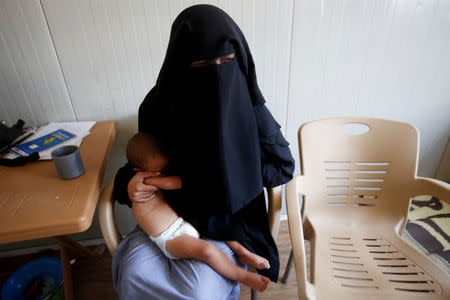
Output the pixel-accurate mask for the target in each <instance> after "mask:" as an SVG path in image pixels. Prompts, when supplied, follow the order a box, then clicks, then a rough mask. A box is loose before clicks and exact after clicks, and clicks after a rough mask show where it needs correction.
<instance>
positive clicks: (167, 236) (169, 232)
mask: <svg viewBox="0 0 450 300" xmlns="http://www.w3.org/2000/svg"><path fill="white" fill-rule="evenodd" d="M180 235H187V236H192V237H195V238H199V237H200V234H199V233H198V231H197V230H196V229H195V228H194V226H192V225H191V224H189V223H188V222H186V221H184V220H183V218H181V217H180V218H178V219H177V220H176V221H175V222H173V223H172V225H170V226H169V228H167V229H166V230H165V231H164V232H163V233H161V234H160V235H159V236H157V237H153V236H151V235H149V237H150V239H151V240H152V241H154V242H155V243H156V245H158V247H159V249H161V251H162V252H163V253H164V254H165V255H166V256H167V257H168V258H170V259H177V258H176V257H175V256H173V255H171V254H170V253H169V252H168V251H167V249H166V242H167V241H170V240H173V239H174V238H176V237H179V236H180Z"/></svg>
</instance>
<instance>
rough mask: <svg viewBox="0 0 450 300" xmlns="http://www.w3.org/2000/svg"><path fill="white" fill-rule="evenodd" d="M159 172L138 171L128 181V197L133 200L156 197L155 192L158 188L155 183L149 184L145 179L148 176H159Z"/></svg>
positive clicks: (139, 200) (141, 200) (147, 199)
mask: <svg viewBox="0 0 450 300" xmlns="http://www.w3.org/2000/svg"><path fill="white" fill-rule="evenodd" d="M159 175H160V173H159V172H145V171H140V172H137V173H136V175H134V176H133V178H131V180H130V182H129V183H128V187H127V191H128V197H129V198H130V200H131V201H132V202H146V201H149V200H150V199H152V198H153V197H155V192H156V191H157V190H158V188H157V187H156V186H154V185H147V184H145V183H144V179H145V178H148V177H156V176H159Z"/></svg>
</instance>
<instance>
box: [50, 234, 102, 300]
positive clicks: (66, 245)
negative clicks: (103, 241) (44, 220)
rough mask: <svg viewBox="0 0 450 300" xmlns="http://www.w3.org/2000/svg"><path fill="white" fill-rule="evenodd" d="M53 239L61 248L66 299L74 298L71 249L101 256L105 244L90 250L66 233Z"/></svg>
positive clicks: (80, 252) (82, 253)
mask: <svg viewBox="0 0 450 300" xmlns="http://www.w3.org/2000/svg"><path fill="white" fill-rule="evenodd" d="M53 239H55V240H57V241H58V244H59V248H60V256H61V264H62V273H63V279H64V297H65V300H74V299H75V296H74V293H73V292H74V291H73V282H72V270H71V266H70V256H69V250H73V251H74V252H76V253H77V254H79V255H80V256H91V257H93V256H100V255H101V254H102V253H103V251H104V250H105V246H104V245H102V246H97V247H96V248H94V250H90V249H88V248H86V247H84V246H82V245H81V244H79V243H78V242H76V241H74V240H72V239H71V238H70V237H68V236H65V235H59V236H54V237H53Z"/></svg>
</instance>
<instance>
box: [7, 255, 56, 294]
mask: <svg viewBox="0 0 450 300" xmlns="http://www.w3.org/2000/svg"><path fill="white" fill-rule="evenodd" d="M36 279H41V282H42V285H43V288H42V295H40V296H37V297H35V298H32V299H33V300H41V299H44V298H45V297H47V296H48V295H49V294H51V293H52V292H53V291H54V290H55V289H56V288H57V287H58V286H59V285H60V284H61V282H62V280H63V279H62V268H61V261H60V260H59V259H57V258H53V257H42V258H37V259H35V260H32V261H30V262H28V263H26V264H24V265H23V266H21V267H20V268H18V269H17V270H16V271H14V273H13V274H12V275H11V276H9V278H8V279H7V280H6V281H5V283H4V284H3V287H2V294H1V296H2V297H1V299H2V300H26V298H25V292H26V290H25V289H27V288H28V287H29V285H30V284H31V283H32V282H33V281H34V280H36Z"/></svg>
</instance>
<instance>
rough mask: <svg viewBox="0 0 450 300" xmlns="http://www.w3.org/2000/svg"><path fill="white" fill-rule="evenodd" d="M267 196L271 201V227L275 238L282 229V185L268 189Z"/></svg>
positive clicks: (269, 210)
mask: <svg viewBox="0 0 450 300" xmlns="http://www.w3.org/2000/svg"><path fill="white" fill-rule="evenodd" d="M267 196H268V202H269V208H268V214H269V228H270V232H271V233H272V236H273V239H274V240H275V239H276V238H277V236H278V230H279V229H280V214H281V198H282V192H281V185H280V186H276V187H273V188H271V189H267Z"/></svg>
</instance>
